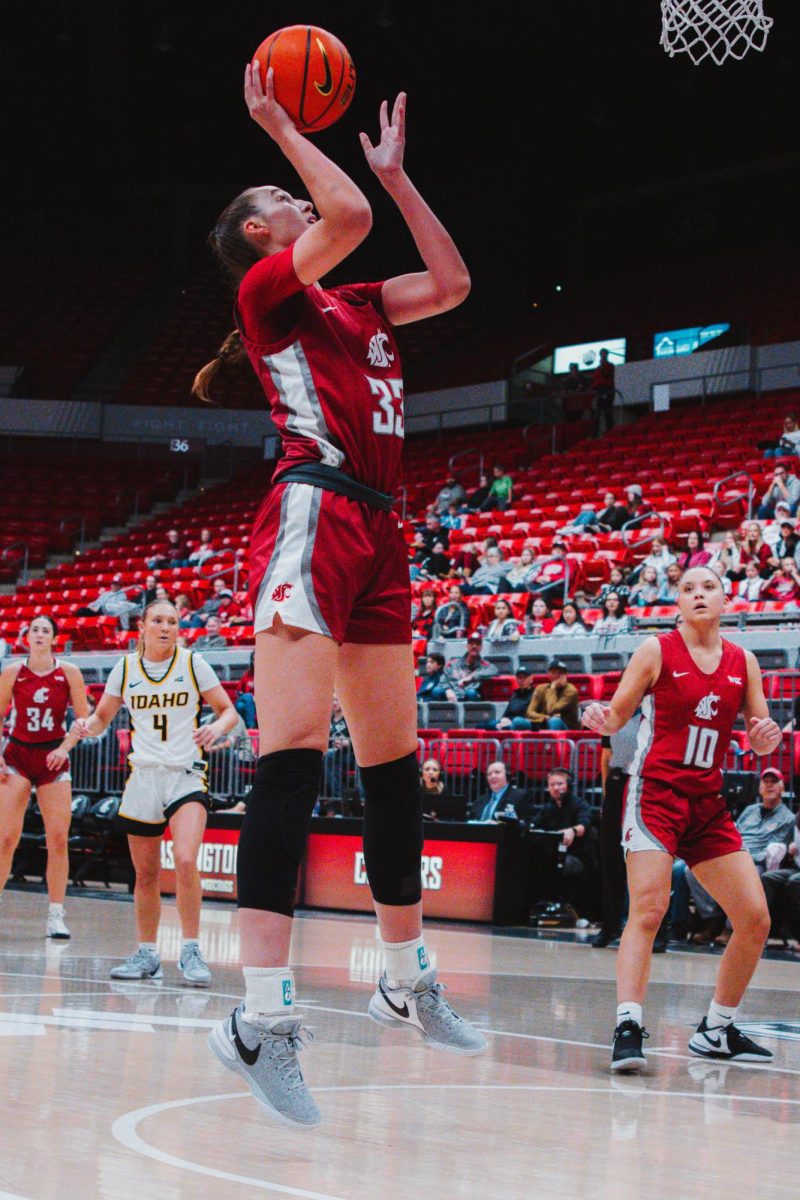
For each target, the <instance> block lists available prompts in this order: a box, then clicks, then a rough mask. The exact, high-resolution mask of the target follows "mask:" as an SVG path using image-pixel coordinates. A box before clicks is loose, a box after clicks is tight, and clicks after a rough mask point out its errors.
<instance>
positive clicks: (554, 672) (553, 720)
mask: <svg viewBox="0 0 800 1200" xmlns="http://www.w3.org/2000/svg"><path fill="white" fill-rule="evenodd" d="M547 674H548V676H549V680H550V681H549V683H540V684H539V686H538V687H537V688H534V692H533V695H532V696H531V702H530V704H529V705H528V708H527V710H526V712H525V719H526V720H527V722H528V725H527V726H518V728H528V729H578V728H580V712H579V707H578V701H579V695H578V689H577V688H576V687H575V685H574V684H573V683H570V682H569V679H568V678H567V666H566V663H563V662H562V661H561V659H559V658H553V659H551V660H550V662H549V664H548V667H547Z"/></svg>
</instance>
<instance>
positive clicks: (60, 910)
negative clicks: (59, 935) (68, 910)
mask: <svg viewBox="0 0 800 1200" xmlns="http://www.w3.org/2000/svg"><path fill="white" fill-rule="evenodd" d="M63 915H64V905H63V904H51V905H50V916H51V917H63Z"/></svg>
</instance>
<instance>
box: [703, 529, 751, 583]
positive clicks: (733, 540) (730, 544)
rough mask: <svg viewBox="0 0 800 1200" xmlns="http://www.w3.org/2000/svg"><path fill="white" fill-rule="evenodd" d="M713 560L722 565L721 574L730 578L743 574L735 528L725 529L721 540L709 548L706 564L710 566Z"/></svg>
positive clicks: (738, 539) (738, 538) (739, 542)
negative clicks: (709, 552)
mask: <svg viewBox="0 0 800 1200" xmlns="http://www.w3.org/2000/svg"><path fill="white" fill-rule="evenodd" d="M715 562H719V563H720V564H721V565H722V575H723V576H726V577H727V578H728V579H730V580H734V579H739V578H740V577H741V576H742V575H743V574H744V567H743V566H742V551H741V538H740V537H739V535H738V533H737V532H736V530H735V529H726V530H725V533H724V534H723V537H722V541H721V542H717V543H716V545H715V546H713V547H712V548H711V558H710V559H709V560H708V565H709V566H710V567H712V566H713V565H714V563H715Z"/></svg>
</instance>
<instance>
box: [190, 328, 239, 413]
mask: <svg viewBox="0 0 800 1200" xmlns="http://www.w3.org/2000/svg"><path fill="white" fill-rule="evenodd" d="M244 356H245V354H244V347H243V345H242V335H241V333H240V332H239V330H238V329H233V330H231V332H230V333H229V334H228V336H227V337H226V338H225V341H224V342H223V343H222V345H221V346H220V348H219V350H218V351H217V353H216V354H215V355H214V357H213V358H212V359H211V361H210V362H207V363H206V365H205V366H204V367H201V368H200V370H199V371H198V372H197V374H196V375H195V377H194V383H193V384H192V395H193V396H197V398H198V400H205V402H206V403H207V404H209V403H211V397H210V396H209V394H208V390H209V388H210V387H211V384H212V383H213V382H214V379H215V378H216V375H217V372H218V371H219V369H220V367H222V366H225V365H227V364H228V363H239V362H241V361H242V359H243V358H244Z"/></svg>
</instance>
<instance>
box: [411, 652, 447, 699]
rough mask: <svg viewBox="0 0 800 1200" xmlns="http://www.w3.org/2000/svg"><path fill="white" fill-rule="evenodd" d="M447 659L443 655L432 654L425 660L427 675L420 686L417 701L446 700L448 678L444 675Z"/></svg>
mask: <svg viewBox="0 0 800 1200" xmlns="http://www.w3.org/2000/svg"><path fill="white" fill-rule="evenodd" d="M444 664H445V657H444V655H443V654H437V653H433V652H432V653H431V654H429V655H428V656H427V658H426V659H425V675H424V678H423V680H422V683H421V684H420V685H419V691H418V692H417V700H419V701H427V700H446V699H447V687H448V684H447V677H446V675H445V673H444Z"/></svg>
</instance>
